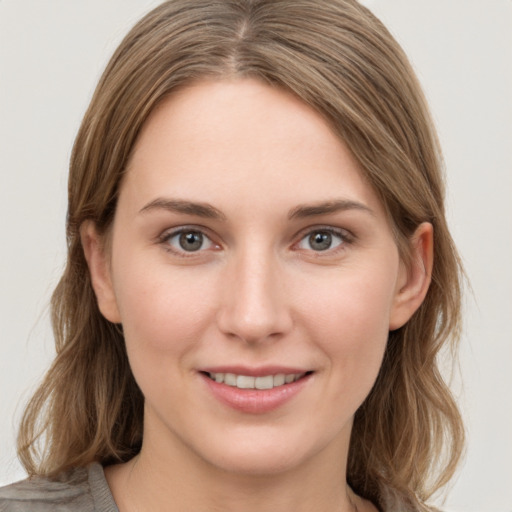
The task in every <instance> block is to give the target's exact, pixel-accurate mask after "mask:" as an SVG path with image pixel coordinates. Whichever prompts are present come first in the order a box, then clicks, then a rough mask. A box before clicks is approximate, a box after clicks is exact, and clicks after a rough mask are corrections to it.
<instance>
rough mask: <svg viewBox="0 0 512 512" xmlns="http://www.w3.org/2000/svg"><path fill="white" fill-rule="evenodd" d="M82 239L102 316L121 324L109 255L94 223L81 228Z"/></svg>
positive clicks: (83, 225)
mask: <svg viewBox="0 0 512 512" xmlns="http://www.w3.org/2000/svg"><path fill="white" fill-rule="evenodd" d="M80 238H81V241H82V247H83V250H84V255H85V259H86V261H87V265H88V267H89V274H90V276H91V282H92V287H93V289H94V293H95V295H96V300H97V301H98V308H99V310H100V311H101V314H102V315H103V316H104V317H105V318H106V319H107V320H109V321H110V322H112V323H121V316H120V315H119V310H118V307H117V301H116V297H115V294H114V287H113V285H112V277H111V273H110V265H109V261H108V255H107V254H106V253H105V249H104V244H103V243H102V239H101V236H100V235H99V233H98V231H97V229H96V226H95V225H94V223H93V222H92V221H85V222H84V223H83V224H82V225H81V226H80Z"/></svg>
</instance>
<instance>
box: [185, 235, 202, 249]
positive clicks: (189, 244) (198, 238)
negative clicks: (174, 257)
mask: <svg viewBox="0 0 512 512" xmlns="http://www.w3.org/2000/svg"><path fill="white" fill-rule="evenodd" d="M202 245H203V235H202V234H201V233H198V232H197V231H188V232H186V233H181V235H180V247H181V248H182V249H183V250H184V251H197V250H199V249H201V246H202Z"/></svg>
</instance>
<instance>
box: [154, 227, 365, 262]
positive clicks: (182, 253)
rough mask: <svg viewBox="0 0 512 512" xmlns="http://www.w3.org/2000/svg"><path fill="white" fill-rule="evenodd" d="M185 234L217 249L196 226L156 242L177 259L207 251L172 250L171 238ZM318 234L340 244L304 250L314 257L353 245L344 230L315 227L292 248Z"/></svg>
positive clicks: (182, 228) (308, 230)
mask: <svg viewBox="0 0 512 512" xmlns="http://www.w3.org/2000/svg"><path fill="white" fill-rule="evenodd" d="M187 233H189V234H191V233H195V234H199V235H201V236H202V237H203V243H204V242H205V241H208V242H209V244H210V245H212V246H214V247H217V248H218V247H219V245H218V244H216V243H215V242H214V241H212V239H211V237H210V236H208V234H207V233H206V232H205V229H204V228H202V227H198V226H182V227H180V228H178V229H175V230H172V231H170V232H169V231H166V232H164V233H163V234H162V235H161V236H160V237H159V238H158V240H157V242H158V243H159V244H161V245H162V246H164V249H165V250H166V251H168V252H170V253H172V254H174V255H177V256H179V257H182V258H191V257H195V256H197V255H198V254H200V253H202V252H204V251H205V250H207V249H199V250H197V251H186V250H184V249H177V248H173V247H172V246H171V245H170V243H169V242H170V240H172V239H173V238H175V237H177V236H180V235H183V234H187ZM318 233H322V234H329V235H331V236H334V237H337V238H339V239H340V242H339V244H338V245H336V246H335V247H334V248H331V247H329V248H327V249H325V250H318V251H315V250H314V249H306V250H307V251H308V252H311V253H313V254H314V255H315V257H322V256H327V255H330V256H332V255H334V254H337V253H338V252H340V251H343V250H344V249H346V246H347V245H351V244H353V243H354V240H355V237H354V235H353V234H352V233H350V232H349V231H347V230H345V229H338V228H333V227H331V226H315V227H313V228H308V229H307V231H303V232H302V233H300V234H299V237H300V238H299V241H298V242H295V243H294V244H293V247H297V246H298V245H299V244H301V243H302V242H303V241H304V240H306V239H307V238H308V237H311V236H313V235H314V234H318Z"/></svg>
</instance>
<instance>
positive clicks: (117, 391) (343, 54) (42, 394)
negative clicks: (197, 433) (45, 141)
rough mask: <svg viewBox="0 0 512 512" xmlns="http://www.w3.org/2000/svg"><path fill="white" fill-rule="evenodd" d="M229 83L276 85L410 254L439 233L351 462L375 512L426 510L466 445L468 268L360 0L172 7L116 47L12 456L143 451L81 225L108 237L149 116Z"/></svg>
mask: <svg viewBox="0 0 512 512" xmlns="http://www.w3.org/2000/svg"><path fill="white" fill-rule="evenodd" d="M226 77H227V78H236V77H252V78H255V79H258V80H261V81H263V82H264V83H266V84H269V85H270V86H273V87H280V88H282V89H283V90H286V91H289V92H291V93H293V94H294V95H296V97H298V98H300V99H301V100H302V101H304V102H305V103H307V104H308V105H310V106H311V107H312V108H313V109H315V110H316V111H317V112H318V113H319V114H320V115H322V116H323V117H324V118H325V119H327V120H328V122H329V123H330V124H331V126H332V129H333V130H334V131H335V132H336V133H337V134H338V135H339V137H340V138H341V139H342V140H343V141H344V142H345V144H346V145H347V146H348V148H349V149H350V150H351V152H352V153H353V155H354V157H355V158H356V160H357V161H358V163H359V165H360V168H361V172H362V174H363V176H364V177H365V178H366V179H367V180H368V182H369V183H370V184H371V186H372V187H373V188H374V189H375V191H376V192H377V194H378V195H379V197H380V199H381V200H382V203H383V205H384V207H385V209H386V211H387V213H388V215H389V218H390V221H391V224H392V228H393V231H394V235H395V238H396V242H397V246H398V248H399V252H400V255H401V257H402V258H403V260H404V261H406V262H408V261H409V258H410V254H409V247H410V240H411V236H412V234H413V233H414V230H415V228H416V227H417V226H418V225H419V224H420V223H422V222H430V223H431V224H432V225H433V227H434V250H435V260H434V265H433V270H432V281H431V285H430V288H429V290H428V293H427V296H426V298H425V300H424V302H423V304H422V305H421V306H420V308H419V309H418V310H417V312H416V313H415V314H414V315H413V317H412V318H411V319H410V321H409V322H408V323H407V324H406V325H405V326H403V327H402V328H400V329H397V330H395V331H392V332H390V334H389V340H388V344H387V349H386V352H385V355H384V360H383V364H382V368H381V370H380V373H379V375H378V378H377V381H376V383H375V385H374V387H373V389H372V391H371V392H370V394H369V396H368V397H367V399H366V400H365V402H364V403H363V404H362V406H361V407H360V408H359V410H358V411H357V413H356V415H355V419H354V426H353V432H352V438H351V444H350V450H349V458H348V468H347V479H348V482H349V483H350V485H351V486H352V488H353V489H354V491H355V492H357V493H359V494H360V495H362V496H363V497H365V498H367V499H370V500H371V501H373V502H374V503H375V504H377V505H378V506H381V507H383V504H384V503H385V500H386V499H387V498H389V497H390V496H391V497H393V499H395V502H396V503H398V504H400V505H401V506H403V507H404V508H407V509H409V508H410V509H412V510H428V507H427V505H426V502H427V500H428V499H429V497H430V496H431V495H432V494H433V493H434V492H436V491H437V490H438V489H440V488H441V487H443V486H444V485H445V484H446V483H447V482H448V481H449V479H450V478H451V477H452V476H453V473H454V471H455V468H456V465H457V462H458V460H459V458H460V455H461V452H462V448H463V442H464V429H463V426H462V421H461V417H460V414H459V411H458V409H457V406H456V404H455V402H454V399H453V397H452V395H451V393H450V391H449V389H448V387H447V385H446V383H445V382H444V380H443V378H442V376H441V374H440V371H439V367H438V364H439V361H438V360H439V355H440V351H441V349H442V348H443V349H444V348H445V347H448V348H452V349H455V348H456V345H457V341H458V338H459V334H460V321H461V282H462V276H463V272H462V267H461V263H460V260H459V257H458V255H457V251H456V249H455V246H454V244H453V241H452V238H451V236H450V233H449V231H448V227H447V224H446V218H445V212H444V183H443V176H442V168H443V164H442V157H441V152H440V148H439V144H438V141H437V137H436V134H435V130H434V128H433V124H432V121H431V118H430V115H429V112H428V108H427V105H426V102H425V100H424V96H423V94H422V92H421V88H420V86H419V84H418V81H417V79H416V77H415V75H414V72H413V70H412V68H411V66H410V64H409V62H408V60H407V58H406V56H405V55H404V53H403V51H402V49H401V48H400V46H399V45H398V43H397V42H396V41H395V40H394V39H393V37H392V36H391V35H390V33H389V32H388V31H387V29H386V28H385V27H384V26H383V25H382V24H381V22H380V21H379V20H378V19H376V18H375V17H374V16H373V15H372V14H371V13H370V11H368V10H367V9H366V8H365V7H363V6H361V5H359V4H358V3H357V2H356V1H355V0H321V1H318V0H293V1H291V0H173V1H168V2H164V3H163V4H161V5H160V6H159V7H157V8H156V9H154V10H153V11H152V12H150V13H149V14H147V15H146V16H145V17H144V18H143V19H142V20H141V21H140V22H139V23H137V24H136V26H135V27H134V28H133V29H132V30H131V31H130V32H129V34H128V35H127V36H126V37H125V39H124V40H123V41H122V43H121V45H120V46H119V48H118V49H117V50H116V52H115V53H114V55H113V57H112V59H111V60H110V62H109V64H108V66H107V68H106V70H105V71H104V74H103V76H102V77H101V79H100V82H99V84H98V86H97V89H96V91H95V93H94V96H93V98H92V101H91V103H90V106H89V108H88V110H87V112H86V114H85V117H84V119H83V122H82V125H81V127H80V130H79V132H78V135H77V138H76V141H75V144H74V148H73V152H72V156H71V162H70V174H69V206H68V217H67V250H68V257H67V265H66V268H65V271H64V274H63V276H62V278H61V280H60V282H59V284H58V286H57V288H56V290H55V292H54V294H53V297H52V322H53V328H54V333H55V343H56V351H57V356H56V359H55V361H54V362H53V365H52V366H51V368H50V370H49V372H48V373H47V375H46V377H45V379H44V381H43V382H42V384H41V386H40V387H39V389H38V390H37V392H36V393H35V395H34V397H33V398H32V400H31V401H30V403H29V405H28V407H27V409H26V411H25V415H24V417H23V420H22V424H21V428H20V433H19V438H18V453H19V457H20V459H21V461H22V463H23V464H24V466H25V468H26V470H27V471H28V473H29V474H39V475H45V476H49V477H53V476H55V475H57V474H58V473H59V472H61V471H63V470H65V469H68V468H71V467H75V466H82V465H86V464H88V463H90V462H92V461H99V462H101V463H102V464H105V465H106V464H110V463H114V462H120V461H127V460H129V459H130V458H132V457H133V456H134V455H136V454H137V453H138V452H139V450H140V447H141V442H142V429H143V402H144V398H143V396H142V393H141V391H140V390H139V388H138V386H137V384H136V382H135V380H134V377H133V375H132V373H131V370H130V367H129V364H128V359H127V355H126V350H125V346H124V339H123V333H122V329H121V328H119V326H116V325H114V324H111V323H110V322H108V321H107V320H106V319H105V318H104V317H103V316H102V315H101V313H100V311H99V309H98V306H97V302H96V298H95V295H94V292H93V289H92V286H91V279H90V276H89V272H88V268H87V264H86V261H85V257H84V253H83V248H82V245H81V240H80V227H81V225H82V224H83V222H84V221H86V220H92V221H93V222H94V223H95V225H96V226H97V229H98V230H99V231H100V233H103V234H106V233H108V229H109V227H110V226H111V223H112V220H113V216H114V214H115V210H116V202H117V197H118V193H119V188H120V183H121V182H122V179H123V174H124V172H125V169H126V166H127V162H128V160H129V158H130V155H131V152H132V150H133V147H134V144H135V141H136V140H137V136H138V134H139V132H140V130H141V127H142V126H143V125H144V122H145V121H146V120H147V118H148V116H149V115H150V113H151V112H152V111H153V110H154V109H155V107H156V106H157V105H159V103H160V102H161V101H162V100H163V99H164V98H166V97H167V96H168V95H169V94H172V93H173V91H175V90H176V89H177V88H178V87H184V86H186V85H187V84H190V83H192V82H194V81H198V80H201V79H206V78H213V79H215V78H218V79H223V78H226ZM442 353H443V354H444V355H446V354H448V355H450V351H448V352H445V350H443V351H442ZM454 354H455V352H453V351H452V355H454ZM386 497H387V498H386Z"/></svg>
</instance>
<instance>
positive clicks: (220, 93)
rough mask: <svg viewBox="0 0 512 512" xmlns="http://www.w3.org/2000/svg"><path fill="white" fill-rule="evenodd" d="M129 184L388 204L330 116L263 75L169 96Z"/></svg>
mask: <svg viewBox="0 0 512 512" xmlns="http://www.w3.org/2000/svg"><path fill="white" fill-rule="evenodd" d="M124 185H125V188H128V189H131V190H132V192H137V194H138V195H139V196H150V195H152V194H153V195H154V194H156V193H157V192H158V193H159V194H160V195H165V194H168V195H172V196H176V195H178V196H182V197H186V198H187V199H188V198H190V197H188V196H190V195H191V194H196V195H202V196H203V197H198V198H196V197H193V198H192V199H201V200H205V201H209V202H211V201H215V200H218V202H220V203H223V202H226V201H227V200H228V199H229V200H230V201H231V203H232V204H233V205H235V204H237V205H239V206H240V205H247V204H248V203H250V204H256V203H258V202H261V201H263V199H266V200H267V202H269V203H271V204H272V203H273V204H276V203H277V204H279V203H282V204H283V205H285V203H286V205H285V206H287V207H292V206H293V205H292V204H291V203H293V202H311V201H316V200H318V201H320V200H325V199H330V198H331V197H329V196H332V197H334V196H335V197H338V196H343V197H345V196H348V197H347V198H348V199H357V200H359V201H364V202H366V203H371V205H372V207H373V208H376V207H380V205H378V203H379V201H378V200H377V197H376V195H375V193H374V191H373V189H372V188H371V187H370V186H369V184H368V183H367V182H366V180H365V179H364V178H363V177H362V174H361V172H360V169H359V166H358V164H357V162H356V161H355V159H354V157H353V156H352V154H351V152H350V151H349V150H348V148H347V147H346V145H345V144H344V143H343V142H342V141H341V140H340V138H339V137H338V136H337V135H336V134H335V133H334V132H333V131H332V129H331V127H330V126H329V124H328V122H327V121H326V120H325V119H324V118H323V117H322V116H321V115H319V114H318V113H317V112H316V111H315V110H313V109H312V108H311V107H309V106H308V105H306V104H305V103H304V102H302V101H300V100H299V99H297V98H296V97H295V96H293V95H292V94H290V93H288V92H286V91H283V90H282V89H280V88H277V87H272V86H269V85H266V84H263V83H261V82H259V81H257V80H254V79H236V80H229V81H227V80H217V81H213V80H212V81H202V82H198V83H195V84H193V85H191V86H188V87H185V88H183V89H181V90H179V91H178V92H176V93H175V94H173V95H171V96H170V97H169V98H167V99H166V100H165V101H163V102H162V103H161V104H160V105H159V106H158V107H157V108H156V109H155V111H154V112H153V113H152V115H151V116H150V117H149V119H148V121H147V122H146V124H145V125H144V127H143V129H142V131H141V134H140V135H139V138H138V140H137V143H136V145H135V148H134V151H133V154H132V157H131V159H130V163H129V166H128V172H127V176H126V183H125V184H124ZM351 196H353V197H351ZM220 206H222V204H221V205H220Z"/></svg>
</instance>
